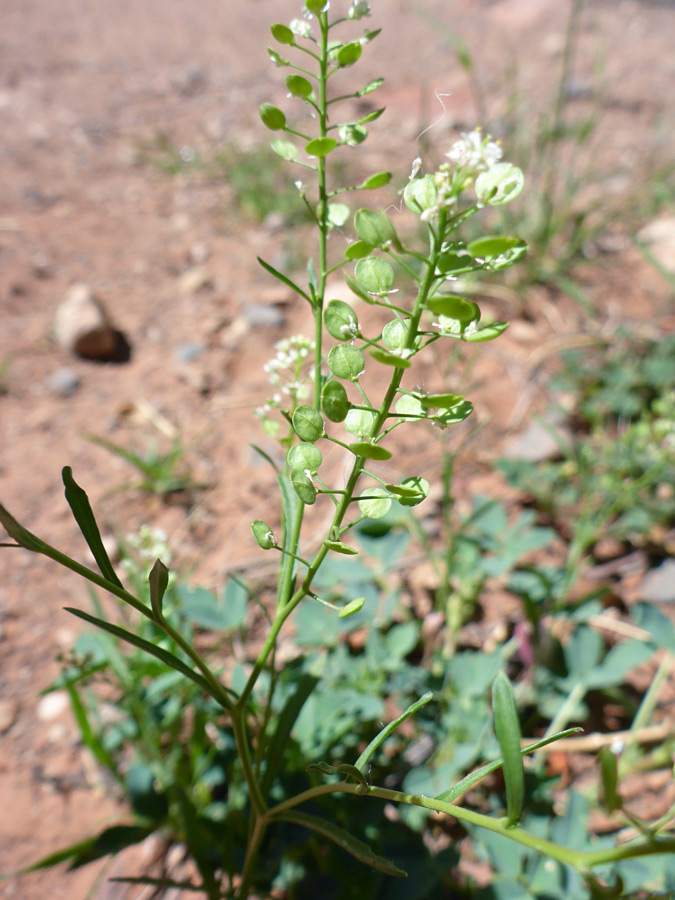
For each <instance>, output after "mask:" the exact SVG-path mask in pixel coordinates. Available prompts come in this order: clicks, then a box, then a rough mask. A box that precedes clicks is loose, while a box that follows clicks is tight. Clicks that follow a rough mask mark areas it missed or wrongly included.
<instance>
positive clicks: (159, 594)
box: [148, 559, 169, 622]
mask: <svg viewBox="0 0 675 900" xmlns="http://www.w3.org/2000/svg"><path fill="white" fill-rule="evenodd" d="M148 582H149V584H150V605H151V606H152V611H153V613H154V614H155V619H156V620H157V621H158V622H161V621H162V619H163V618H164V616H163V615H162V600H163V599H164V594H165V593H166V589H167V587H168V586H169V570H168V569H167V567H166V566H165V565H164V563H163V562H162V561H161V559H158V560H155V564H154V566H153V567H152V569H151V570H150V575H149V576H148Z"/></svg>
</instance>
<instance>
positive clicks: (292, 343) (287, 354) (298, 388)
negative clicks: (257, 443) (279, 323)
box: [256, 334, 314, 432]
mask: <svg viewBox="0 0 675 900" xmlns="http://www.w3.org/2000/svg"><path fill="white" fill-rule="evenodd" d="M274 349H275V350H276V356H274V357H273V358H272V359H271V360H270V361H269V362H266V363H265V365H264V366H263V370H264V371H265V372H267V380H268V381H269V383H270V384H271V385H272V386H273V387H275V388H279V390H277V391H275V393H274V395H273V396H272V397H270V398H269V399H268V400H267V401H266V402H265V403H264V404H263V406H261V407H259V408H258V409H257V410H256V415H257V416H258V417H259V418H261V419H263V421H264V422H265V421H268V422H269V421H271V420H268V419H267V416H268V413H270V412H271V411H272V410H274V409H279V407H280V406H281V404H282V403H283V402H284V395H285V396H286V397H288V398H290V409H291V412H292V411H293V409H294V408H295V407H296V406H297V405H298V403H299V401H301V400H304V399H306V398H307V397H308V396H309V384H310V382H311V381H312V379H313V377H314V369H313V368H312V367H311V365H310V362H311V360H312V355H313V353H314V341H313V340H312V339H311V338H308V337H305V336H304V335H302V334H296V335H293V336H292V337H290V338H284V340H282V341H278V342H277V343H276V344H275V345H274ZM275 424H278V423H275ZM271 430H274V431H275V432H276V429H270V431H271Z"/></svg>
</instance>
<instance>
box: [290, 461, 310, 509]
mask: <svg viewBox="0 0 675 900" xmlns="http://www.w3.org/2000/svg"><path fill="white" fill-rule="evenodd" d="M291 484H292V485H293V490H294V491H295V493H296V494H297V495H298V497H299V498H300V499H301V500H302V502H303V503H305V504H307V506H312V504H313V503H314V502H315V500H316V488H315V487H314V485H313V484H312V479H311V478H310V477H309V475H307V473H306V472H305V471H304V470H303V469H293V470H292V471H291Z"/></svg>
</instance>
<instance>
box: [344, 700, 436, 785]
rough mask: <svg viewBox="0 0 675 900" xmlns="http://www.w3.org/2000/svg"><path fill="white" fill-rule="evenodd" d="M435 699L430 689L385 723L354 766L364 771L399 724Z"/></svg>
mask: <svg viewBox="0 0 675 900" xmlns="http://www.w3.org/2000/svg"><path fill="white" fill-rule="evenodd" d="M433 699H434V695H433V694H432V692H431V691H428V692H427V693H426V694H424V695H423V696H422V697H420V698H419V700H415V702H414V703H411V704H410V706H409V707H408V708H407V709H406V710H405V712H403V713H401V715H400V716H399V717H398V719H394V721H393V722H390V723H389V724H388V725H385V726H384V728H383V729H382V730H381V731H380V732H379V734H377V735H376V736H375V737H374V738H373V739H372V741H371V742H370V743H369V744H368V746H367V747H366V749H365V750H364V751H363V753H362V754H361V755H360V756H359V758H358V759H357V760H356V762H355V763H354V766H355V767H356V768H357V769H358V770H359V771H361V772H362V771H363V768H364V766H365V765H366V763H367V762H368V760H369V759H370V757H371V756H372V755H373V753H374V752H375V751H376V750H377V748H378V747H379V746H380V744H382V743H383V742H384V741H386V739H387V738H388V737H389V735H390V734H392V732H394V731H395V730H396V729H397V728H398V726H399V725H400V724H401V723H402V722H405V720H406V719H409V718H410V716H413V715H415V713H416V712H417V710H418V709H422V707H423V706H426V705H427V703H431V701H432V700H433Z"/></svg>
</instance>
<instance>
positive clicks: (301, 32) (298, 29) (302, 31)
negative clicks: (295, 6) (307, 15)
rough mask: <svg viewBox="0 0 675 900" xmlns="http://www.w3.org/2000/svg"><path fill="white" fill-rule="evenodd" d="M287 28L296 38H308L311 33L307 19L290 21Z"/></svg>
mask: <svg viewBox="0 0 675 900" xmlns="http://www.w3.org/2000/svg"><path fill="white" fill-rule="evenodd" d="M288 27H289V28H290V29H291V31H292V32H293V34H296V35H297V36H298V37H303V38H306V37H309V36H310V35H311V33H312V26H311V25H310V24H309V22H308V21H307V19H304V20H303V19H292V20H291V22H290V23H289V25H288Z"/></svg>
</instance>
